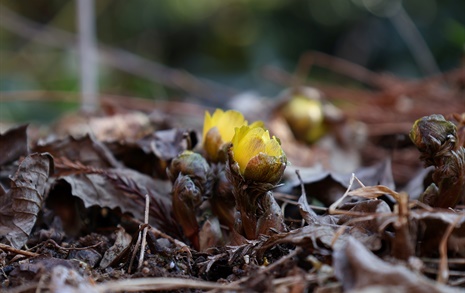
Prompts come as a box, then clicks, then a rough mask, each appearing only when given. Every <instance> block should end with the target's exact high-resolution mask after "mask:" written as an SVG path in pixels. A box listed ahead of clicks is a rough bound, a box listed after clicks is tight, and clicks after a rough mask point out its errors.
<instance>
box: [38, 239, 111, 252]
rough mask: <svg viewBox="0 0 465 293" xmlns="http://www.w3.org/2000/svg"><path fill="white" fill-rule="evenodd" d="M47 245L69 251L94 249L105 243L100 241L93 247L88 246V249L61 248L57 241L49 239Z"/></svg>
mask: <svg viewBox="0 0 465 293" xmlns="http://www.w3.org/2000/svg"><path fill="white" fill-rule="evenodd" d="M47 243H51V244H53V246H55V247H56V248H59V249H62V250H65V251H67V250H86V249H89V248H94V247H97V246H99V245H101V244H102V243H103V241H100V242H98V243H95V244H93V245H90V246H86V247H63V246H60V245H59V244H58V243H56V242H55V240H53V239H48V240H47V242H46V244H47Z"/></svg>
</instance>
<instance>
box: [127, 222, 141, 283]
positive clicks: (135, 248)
mask: <svg viewBox="0 0 465 293" xmlns="http://www.w3.org/2000/svg"><path fill="white" fill-rule="evenodd" d="M139 229H140V228H139ZM137 235H138V237H137V241H136V244H135V245H134V250H133V252H132V255H131V261H130V262H129V268H128V274H130V273H131V271H132V264H133V263H134V259H136V254H137V250H138V249H139V247H140V242H141V238H142V237H141V235H140V231H139V232H138V234H137Z"/></svg>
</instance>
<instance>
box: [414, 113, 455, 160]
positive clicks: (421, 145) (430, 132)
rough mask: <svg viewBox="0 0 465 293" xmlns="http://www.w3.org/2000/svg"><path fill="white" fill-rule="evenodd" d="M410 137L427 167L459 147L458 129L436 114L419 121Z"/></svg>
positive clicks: (416, 122)
mask: <svg viewBox="0 0 465 293" xmlns="http://www.w3.org/2000/svg"><path fill="white" fill-rule="evenodd" d="M409 135H410V139H411V140H412V142H413V143H414V144H415V146H416V147H417V148H418V150H419V151H420V152H421V153H422V159H424V160H425V162H426V164H427V165H433V164H434V158H435V157H438V156H442V155H444V154H445V153H446V152H449V151H452V150H454V149H456V148H457V146H458V141H457V127H456V126H455V125H454V124H453V123H452V122H450V121H447V120H446V119H444V116H442V115H437V114H434V115H430V116H425V117H422V118H420V119H418V120H417V121H415V123H414V124H413V126H412V129H411V131H410V134H409Z"/></svg>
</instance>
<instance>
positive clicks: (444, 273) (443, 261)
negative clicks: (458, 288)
mask: <svg viewBox="0 0 465 293" xmlns="http://www.w3.org/2000/svg"><path fill="white" fill-rule="evenodd" d="M462 218H463V217H457V218H456V219H455V220H454V222H452V223H450V224H449V226H448V227H447V230H446V232H445V233H444V235H443V236H442V238H441V242H440V243H439V255H440V261H439V272H438V276H437V281H438V282H439V283H443V284H445V283H447V280H448V279H449V266H448V263H447V241H448V240H449V236H450V235H451V234H452V231H453V230H454V228H455V226H456V225H457V223H458V222H459V220H461V219H462Z"/></svg>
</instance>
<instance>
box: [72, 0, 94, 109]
mask: <svg viewBox="0 0 465 293" xmlns="http://www.w3.org/2000/svg"><path fill="white" fill-rule="evenodd" d="M94 5H95V3H94V1H93V0H78V1H77V6H78V9H77V19H78V28H79V65H80V69H81V71H80V82H81V110H82V111H83V112H86V113H93V112H95V111H96V110H97V109H98V105H99V101H98V63H97V62H98V56H97V52H96V51H97V48H96V45H95V43H96V41H95V13H94Z"/></svg>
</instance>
